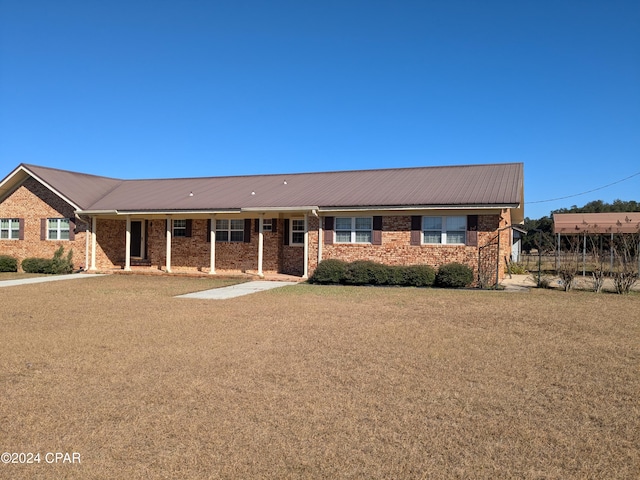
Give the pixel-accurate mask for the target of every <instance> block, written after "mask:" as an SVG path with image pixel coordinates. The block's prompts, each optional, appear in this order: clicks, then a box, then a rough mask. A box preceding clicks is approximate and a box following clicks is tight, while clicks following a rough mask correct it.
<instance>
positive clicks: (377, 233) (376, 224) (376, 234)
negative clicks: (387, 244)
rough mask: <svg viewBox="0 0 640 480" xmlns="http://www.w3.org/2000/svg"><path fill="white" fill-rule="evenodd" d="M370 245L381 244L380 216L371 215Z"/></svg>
mask: <svg viewBox="0 0 640 480" xmlns="http://www.w3.org/2000/svg"><path fill="white" fill-rule="evenodd" d="M371 244H372V245H382V217H381V216H375V217H373V235H372V237H371Z"/></svg>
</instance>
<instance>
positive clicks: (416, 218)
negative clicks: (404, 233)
mask: <svg viewBox="0 0 640 480" xmlns="http://www.w3.org/2000/svg"><path fill="white" fill-rule="evenodd" d="M421 236H422V217H421V216H420V215H411V245H420V243H421V242H420V237H421Z"/></svg>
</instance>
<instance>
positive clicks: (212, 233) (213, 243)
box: [209, 214, 216, 275]
mask: <svg viewBox="0 0 640 480" xmlns="http://www.w3.org/2000/svg"><path fill="white" fill-rule="evenodd" d="M209 239H210V240H211V265H210V266H209V275H215V274H216V216H215V214H213V215H211V226H210V227H209Z"/></svg>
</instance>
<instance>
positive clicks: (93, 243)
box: [89, 217, 98, 272]
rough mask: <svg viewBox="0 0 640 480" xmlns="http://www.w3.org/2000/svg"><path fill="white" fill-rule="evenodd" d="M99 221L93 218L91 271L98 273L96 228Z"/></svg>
mask: <svg viewBox="0 0 640 480" xmlns="http://www.w3.org/2000/svg"><path fill="white" fill-rule="evenodd" d="M97 224H98V221H97V220H96V217H91V267H90V268H89V270H91V271H93V272H95V271H96V227H97Z"/></svg>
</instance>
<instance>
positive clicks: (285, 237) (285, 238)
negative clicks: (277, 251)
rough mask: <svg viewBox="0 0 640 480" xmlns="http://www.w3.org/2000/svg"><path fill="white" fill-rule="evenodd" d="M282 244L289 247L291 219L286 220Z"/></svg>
mask: <svg viewBox="0 0 640 480" xmlns="http://www.w3.org/2000/svg"><path fill="white" fill-rule="evenodd" d="M282 243H283V245H289V219H288V218H285V219H284V228H283V232H282Z"/></svg>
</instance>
